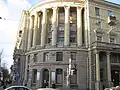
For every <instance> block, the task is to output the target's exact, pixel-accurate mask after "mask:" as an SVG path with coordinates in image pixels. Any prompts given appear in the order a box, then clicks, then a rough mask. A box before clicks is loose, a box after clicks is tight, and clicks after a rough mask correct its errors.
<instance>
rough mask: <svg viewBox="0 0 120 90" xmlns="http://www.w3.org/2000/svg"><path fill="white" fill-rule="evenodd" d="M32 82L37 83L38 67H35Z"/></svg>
mask: <svg viewBox="0 0 120 90" xmlns="http://www.w3.org/2000/svg"><path fill="white" fill-rule="evenodd" d="M32 72H33V75H32V83H36V80H37V69H33V71H32Z"/></svg>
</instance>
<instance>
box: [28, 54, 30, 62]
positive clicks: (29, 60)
mask: <svg viewBox="0 0 120 90" xmlns="http://www.w3.org/2000/svg"><path fill="white" fill-rule="evenodd" d="M28 63H30V55H28Z"/></svg>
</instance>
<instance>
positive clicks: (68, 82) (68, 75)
mask: <svg viewBox="0 0 120 90" xmlns="http://www.w3.org/2000/svg"><path fill="white" fill-rule="evenodd" d="M72 65H73V64H72V60H71V58H69V66H68V68H67V76H66V81H67V82H66V86H67V87H70V86H69V85H70V79H71V75H73V74H74V71H75V70H76V64H74V68H72Z"/></svg>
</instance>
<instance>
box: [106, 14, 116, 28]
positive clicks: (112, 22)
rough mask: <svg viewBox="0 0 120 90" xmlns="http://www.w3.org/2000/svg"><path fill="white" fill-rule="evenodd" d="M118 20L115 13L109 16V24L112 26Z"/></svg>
mask: <svg viewBox="0 0 120 90" xmlns="http://www.w3.org/2000/svg"><path fill="white" fill-rule="evenodd" d="M116 21H117V20H116V17H115V16H114V15H112V16H109V17H108V24H109V25H110V26H114V25H116Z"/></svg>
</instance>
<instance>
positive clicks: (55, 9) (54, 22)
mask: <svg viewBox="0 0 120 90" xmlns="http://www.w3.org/2000/svg"><path fill="white" fill-rule="evenodd" d="M52 9H53V20H52V46H56V42H57V13H58V7H53V8H52Z"/></svg>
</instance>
